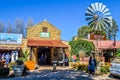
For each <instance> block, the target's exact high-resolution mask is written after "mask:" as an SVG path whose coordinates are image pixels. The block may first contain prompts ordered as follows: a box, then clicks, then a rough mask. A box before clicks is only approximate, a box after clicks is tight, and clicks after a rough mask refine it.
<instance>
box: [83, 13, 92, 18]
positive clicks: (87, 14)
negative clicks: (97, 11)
mask: <svg viewBox="0 0 120 80" xmlns="http://www.w3.org/2000/svg"><path fill="white" fill-rule="evenodd" d="M85 16H92V17H93V16H94V15H93V14H89V13H86V14H85Z"/></svg>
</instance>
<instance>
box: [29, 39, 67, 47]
mask: <svg viewBox="0 0 120 80" xmlns="http://www.w3.org/2000/svg"><path fill="white" fill-rule="evenodd" d="M27 46H45V47H63V48H67V47H68V46H67V45H65V44H64V43H62V41H60V40H30V39H28V40H27Z"/></svg>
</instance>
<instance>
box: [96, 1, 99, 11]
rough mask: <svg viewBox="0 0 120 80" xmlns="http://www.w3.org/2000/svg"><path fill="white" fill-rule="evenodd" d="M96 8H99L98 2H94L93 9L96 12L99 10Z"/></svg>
mask: <svg viewBox="0 0 120 80" xmlns="http://www.w3.org/2000/svg"><path fill="white" fill-rule="evenodd" d="M98 7H99V4H98V2H96V3H95V8H96V11H98V10H99V9H98Z"/></svg>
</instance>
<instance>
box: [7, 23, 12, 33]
mask: <svg viewBox="0 0 120 80" xmlns="http://www.w3.org/2000/svg"><path fill="white" fill-rule="evenodd" d="M6 32H7V33H12V25H11V23H10V22H8V23H7V30H6Z"/></svg>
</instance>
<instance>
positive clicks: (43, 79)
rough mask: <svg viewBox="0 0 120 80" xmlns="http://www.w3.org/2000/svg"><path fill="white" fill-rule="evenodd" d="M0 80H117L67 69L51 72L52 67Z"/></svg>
mask: <svg viewBox="0 0 120 80" xmlns="http://www.w3.org/2000/svg"><path fill="white" fill-rule="evenodd" d="M1 80H117V79H111V78H109V77H108V75H103V76H95V77H91V76H90V75H88V74H87V73H85V72H81V71H75V70H72V69H70V68H69V67H57V71H56V72H53V71H52V67H50V66H48V67H44V66H42V67H39V69H37V70H34V71H27V75H26V76H22V77H13V78H6V79H1Z"/></svg>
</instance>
